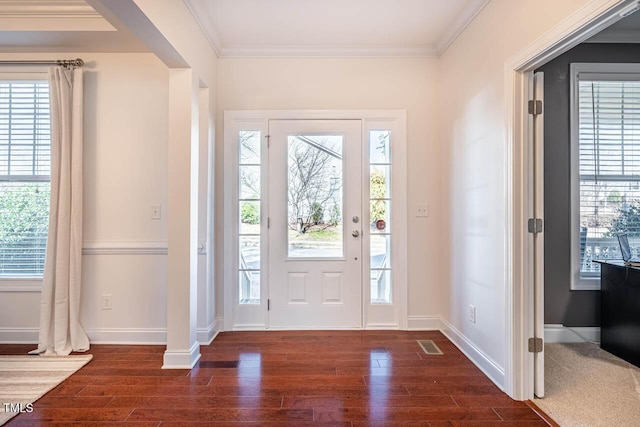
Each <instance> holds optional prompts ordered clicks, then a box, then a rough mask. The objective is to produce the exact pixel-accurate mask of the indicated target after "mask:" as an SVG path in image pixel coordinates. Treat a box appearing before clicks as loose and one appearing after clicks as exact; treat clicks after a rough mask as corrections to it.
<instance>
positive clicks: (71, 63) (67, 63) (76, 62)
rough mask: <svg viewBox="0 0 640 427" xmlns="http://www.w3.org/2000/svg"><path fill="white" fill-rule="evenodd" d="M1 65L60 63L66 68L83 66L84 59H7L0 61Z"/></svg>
mask: <svg viewBox="0 0 640 427" xmlns="http://www.w3.org/2000/svg"><path fill="white" fill-rule="evenodd" d="M0 65H59V66H61V67H65V68H73V67H83V66H84V61H83V60H82V59H80V58H77V59H56V60H41V61H40V60H30V61H21V60H5V61H0Z"/></svg>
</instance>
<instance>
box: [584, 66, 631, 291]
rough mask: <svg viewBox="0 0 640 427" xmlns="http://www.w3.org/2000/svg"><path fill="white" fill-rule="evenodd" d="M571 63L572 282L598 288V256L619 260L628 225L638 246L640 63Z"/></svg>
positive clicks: (585, 286)
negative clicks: (620, 246) (595, 261)
mask: <svg viewBox="0 0 640 427" xmlns="http://www.w3.org/2000/svg"><path fill="white" fill-rule="evenodd" d="M571 70H572V72H571V74H572V81H571V90H572V109H571V115H572V155H571V156H572V164H571V174H572V259H573V265H574V269H573V270H574V275H573V280H572V285H571V288H572V289H599V277H600V276H599V265H598V264H596V263H593V262H592V260H596V259H599V260H602V259H620V258H621V254H620V249H619V245H618V240H617V235H618V234H619V233H622V232H627V233H629V237H630V241H631V246H632V247H634V248H635V250H637V248H638V247H640V64H572V65H571ZM634 255H636V256H637V255H639V254H638V253H637V252H634Z"/></svg>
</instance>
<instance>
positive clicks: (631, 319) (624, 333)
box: [598, 260, 640, 367]
mask: <svg viewBox="0 0 640 427" xmlns="http://www.w3.org/2000/svg"><path fill="white" fill-rule="evenodd" d="M598 263H599V264H600V267H601V269H600V296H601V310H602V312H601V328H600V347H602V349H604V350H606V351H608V352H609V353H611V354H614V355H616V356H618V357H620V358H621V359H624V360H626V361H627V362H629V363H633V364H634V365H636V366H638V367H640V268H639V267H631V266H627V265H625V264H624V262H623V261H616V260H609V261H600V262H598Z"/></svg>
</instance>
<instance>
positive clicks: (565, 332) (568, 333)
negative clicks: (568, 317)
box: [544, 324, 600, 343]
mask: <svg viewBox="0 0 640 427" xmlns="http://www.w3.org/2000/svg"><path fill="white" fill-rule="evenodd" d="M544 342H546V343H554V342H566V343H572V342H600V327H598V326H589V327H583V326H579V327H573V326H572V327H567V326H564V325H559V324H547V325H544Z"/></svg>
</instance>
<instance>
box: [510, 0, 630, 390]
mask: <svg viewBox="0 0 640 427" xmlns="http://www.w3.org/2000/svg"><path fill="white" fill-rule="evenodd" d="M637 8H638V0H592V1H591V2H589V3H588V4H586V5H585V6H584V7H582V8H581V9H579V10H578V11H577V12H576V13H575V14H573V15H571V16H570V17H568V18H567V19H566V20H564V21H563V22H561V23H560V24H559V25H557V26H555V27H554V28H553V29H552V30H551V31H549V32H548V33H546V34H545V35H544V36H543V37H541V38H540V39H538V40H537V41H536V42H535V43H534V44H533V45H531V46H529V47H528V48H526V49H524V50H523V51H522V52H520V53H518V54H516V55H514V56H513V57H511V58H510V59H509V60H507V61H506V62H505V79H504V81H505V87H504V90H505V103H506V105H505V121H506V127H507V129H506V130H507V132H506V138H507V140H506V142H507V150H506V159H505V161H506V164H507V176H508V177H510V179H507V188H506V189H505V190H506V194H507V206H506V209H507V219H508V224H507V241H506V242H505V243H506V245H507V251H506V253H507V260H506V261H507V268H508V271H507V292H506V307H507V310H506V313H505V314H506V334H507V336H506V339H507V343H506V344H507V345H506V350H507V355H506V358H505V360H506V363H505V365H506V366H505V391H506V392H507V394H509V395H510V396H511V397H513V398H514V399H518V400H528V399H533V397H534V368H533V367H534V362H533V354H532V353H529V352H528V344H527V339H528V338H529V337H533V336H534V335H533V334H534V328H535V322H534V306H535V305H534V303H535V296H534V282H533V268H534V263H533V238H532V237H531V235H530V234H529V233H528V232H527V220H528V218H530V217H532V216H533V196H534V194H533V176H534V175H533V162H532V158H531V156H532V154H533V129H531V125H530V122H529V117H528V111H527V101H528V100H529V99H530V98H529V97H530V95H531V94H532V91H533V82H532V80H533V79H532V74H533V70H534V69H536V68H538V67H540V66H542V65H544V64H546V63H547V62H549V61H550V60H552V59H553V58H555V57H557V56H559V55H561V54H563V53H564V52H566V51H568V50H569V49H571V48H573V47H574V46H576V45H577V44H579V43H581V42H583V41H585V40H586V39H588V38H589V37H591V36H593V35H595V34H596V33H598V32H600V31H601V30H603V29H604V28H607V27H608V26H610V25H611V24H613V23H614V22H616V21H618V20H619V19H621V18H622V17H624V16H626V15H628V14H630V13H632V12H633V11H634V10H637ZM639 13H640V12H639ZM539 196H542V195H539Z"/></svg>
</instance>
